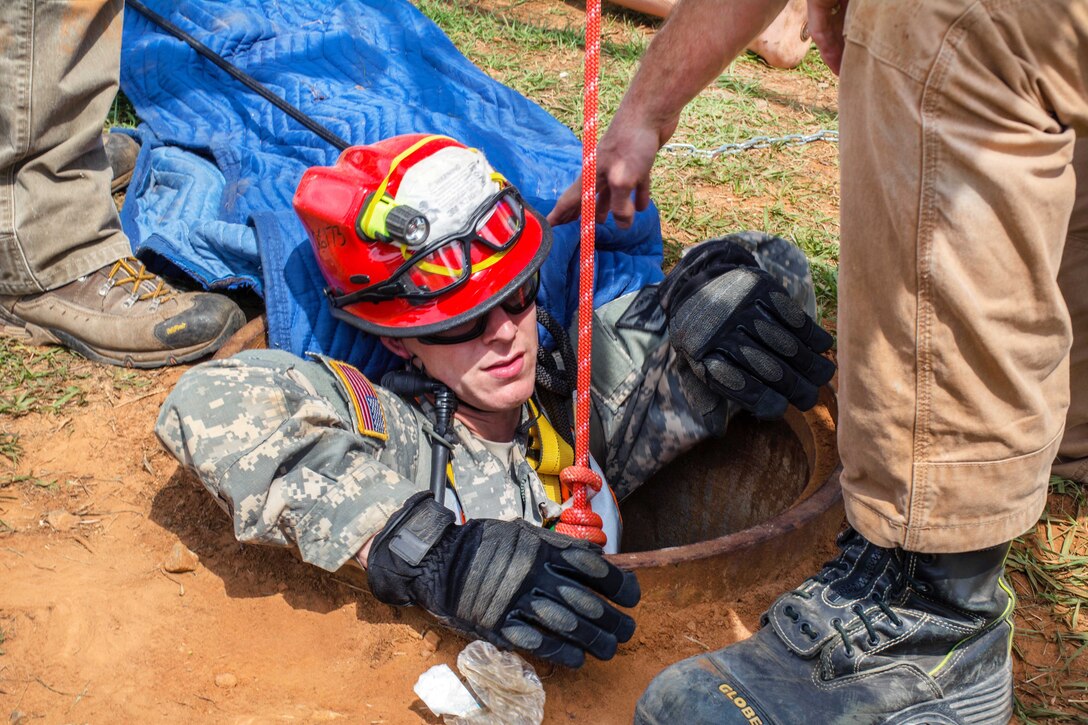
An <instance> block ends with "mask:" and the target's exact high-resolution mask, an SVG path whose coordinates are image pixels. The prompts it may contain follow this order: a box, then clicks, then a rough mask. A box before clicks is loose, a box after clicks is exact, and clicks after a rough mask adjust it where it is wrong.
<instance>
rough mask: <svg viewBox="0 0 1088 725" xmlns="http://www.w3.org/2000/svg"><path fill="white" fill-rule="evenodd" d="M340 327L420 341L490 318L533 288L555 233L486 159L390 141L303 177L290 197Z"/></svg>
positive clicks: (441, 141)
mask: <svg viewBox="0 0 1088 725" xmlns="http://www.w3.org/2000/svg"><path fill="white" fill-rule="evenodd" d="M294 206H295V212H296V213H297V214H298V215H299V218H300V219H301V220H302V224H303V225H304V226H305V227H306V232H307V233H308V234H309V236H310V242H311V243H312V244H313V248H314V253H315V254H316V255H317V262H318V266H319V267H320V268H321V272H322V274H323V275H324V276H325V281H326V282H328V284H329V286H328V287H327V288H326V289H325V294H326V296H327V297H328V298H329V302H330V303H331V305H332V313H333V315H335V316H336V317H337V318H339V319H341V320H344V321H346V322H349V323H351V324H352V325H355V326H356V327H359V328H361V329H363V330H365V331H366V332H369V333H372V334H376V335H386V336H389V337H420V336H425V335H432V334H434V333H440V332H443V331H445V330H448V329H450V328H452V327H456V326H457V325H460V324H463V323H465V322H468V321H470V320H472V319H475V318H477V317H479V316H480V315H483V314H485V313H487V312H488V311H489V310H490V309H491V308H492V307H494V306H495V305H497V304H499V302H501V301H502V300H503V299H504V298H506V297H507V296H508V295H510V294H511V293H512V292H514V291H516V290H518V289H519V288H521V287H522V285H524V284H525V283H526V282H527V281H529V280H530V279H531V278H532V277H533V275H535V274H536V272H537V270H538V269H540V265H541V264H542V263H543V262H544V258H545V257H546V256H547V254H548V251H549V250H550V249H551V245H552V231H551V227H549V226H548V224H547V222H545V221H544V220H543V219H542V218H541V217H540V216H539V215H538V214H537V213H536V212H535V211H534V210H533V209H531V208H530V207H528V206H527V205H526V204H525V203H524V202H523V201H522V199H521V196H520V195H519V194H518V191H517V189H516V188H514V187H513V186H512V185H511V184H510V183H509V182H508V181H506V179H505V178H504V177H503V176H502V175H501V174H499V173H497V172H496V171H495V170H494V169H492V168H491V165H490V164H488V162H487V159H486V158H484V155H483V154H482V153H480V152H479V151H477V150H476V149H470V148H467V147H466V146H464V145H463V144H460V143H458V142H457V141H454V140H453V139H451V138H448V137H446V136H428V135H424V134H412V135H406V136H394V137H393V138H389V139H386V140H384V141H380V142H378V143H375V144H371V145H369V146H352V147H351V148H348V149H346V150H345V151H344V152H343V153H342V154H340V158H339V159H337V161H336V165H335V166H331V167H330V166H316V167H313V168H311V169H308V170H307V171H306V173H305V174H303V176H302V181H300V182H299V185H298V189H297V190H296V191H295V198H294Z"/></svg>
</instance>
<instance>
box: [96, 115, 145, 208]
mask: <svg viewBox="0 0 1088 725" xmlns="http://www.w3.org/2000/svg"><path fill="white" fill-rule="evenodd" d="M102 145H103V146H104V147H105V149H106V159H107V160H108V161H109V162H110V170H111V171H113V181H112V182H111V183H110V192H111V193H114V194H116V193H117V192H118V191H122V190H123V189H125V187H127V186H128V182H129V181H131V180H132V172H133V170H134V169H135V168H136V157H137V156H139V155H140V144H139V143H138V142H137V141H136V139H134V138H132V137H131V136H129V135H127V134H123V133H112V132H109V131H107V132H106V133H104V134H102Z"/></svg>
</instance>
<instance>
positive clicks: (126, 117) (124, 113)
mask: <svg viewBox="0 0 1088 725" xmlns="http://www.w3.org/2000/svg"><path fill="white" fill-rule="evenodd" d="M139 124H140V118H139V116H137V115H136V109H135V108H133V107H132V102H131V101H129V100H128V96H126V95H125V94H124V93H123V92H122V91H118V92H117V96H116V97H115V98H114V99H113V105H111V106H110V112H109V114H108V115H107V116H106V123H105V128H106V129H110V128H113V127H114V126H122V127H124V128H136V126H138V125H139Z"/></svg>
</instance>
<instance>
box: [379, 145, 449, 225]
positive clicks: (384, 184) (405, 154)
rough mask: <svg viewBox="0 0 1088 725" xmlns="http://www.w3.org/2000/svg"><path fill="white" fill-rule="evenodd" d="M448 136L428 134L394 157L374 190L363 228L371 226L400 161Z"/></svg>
mask: <svg viewBox="0 0 1088 725" xmlns="http://www.w3.org/2000/svg"><path fill="white" fill-rule="evenodd" d="M448 138H449V136H437V135H436V136H427V137H426V138H422V139H420V140H419V141H416V142H415V143H414V144H412V145H411V146H409V147H408V148H407V149H405V150H404V151H403V152H402V153H401V154H399V155H398V156H396V157H395V158H394V159H393V162H392V163H391V164H389V172H388V173H387V174H386V175H385V178H384V179H382V183H381V184H380V185H379V186H378V188H377V189H376V190H375V191H374V196H373V197H371V202H370V206H368V207H367V209H366V214H364V215H363V224H362V227H363V229H366V228H368V227H369V226H370V218H371V217H372V216H374V210H375V209H377V208H378V204H377V201H378V199H381V198H383V197H384V196H385V190H386V188H387V187H388V186H389V179H390V178H391V177H392V176H393V171H394V170H395V169H396V168H397V166H398V165H399V164H400V162H401V161H404V159H406V158H408V157H409V156H411V155H412V154H414V153H415V152H416V151H418V150H419V149H421V148H423V147H424V146H426V145H427V144H429V143H431V142H432V141H439V140H442V139H448Z"/></svg>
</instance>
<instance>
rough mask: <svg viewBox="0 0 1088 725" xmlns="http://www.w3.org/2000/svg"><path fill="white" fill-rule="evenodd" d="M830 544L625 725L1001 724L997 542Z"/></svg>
mask: <svg viewBox="0 0 1088 725" xmlns="http://www.w3.org/2000/svg"><path fill="white" fill-rule="evenodd" d="M839 545H840V547H841V549H842V553H841V554H840V556H839V557H838V558H837V559H835V560H834V561H832V562H830V563H828V564H827V565H825V566H824V568H823V570H822V571H821V572H820V573H819V574H817V575H816V576H814V577H811V578H809V579H807V580H806V581H805V582H804V583H803V584H802V585H801V586H800V587H799V588H797V589H795V590H793V591H791V592H789V593H787V594H784V595H783V596H781V597H780V598H779V599H778V600H777V601H776V602H775V603H774V604H773V605H772V606H771V608H770V610H768V611H767V612H766V613H765V614H764V615H763V622H762V628H761V629H760V630H759V631H758V632H756V633H755V634H753V635H752V636H751V637H750V638H748V639H747V640H745V641H743V642H738V643H737V644H735V645H732V646H731V647H726V648H725V649H721V650H718V651H717V652H712V653H710V654H706V655H699V656H698V657H692V658H690V659H687V660H684V661H682V662H679V663H677V664H675V665H672V666H671V667H669V668H667V669H666V670H664V671H663V672H661V673H660V674H658V676H657V677H656V678H654V680H653V682H651V683H650V686H649V687H648V688H647V689H646V692H645V693H643V695H642V698H641V699H640V700H639V702H638V706H637V707H636V710H635V722H636V723H640V724H643V725H650V724H651V723H652V724H655V725H665V724H666V723H667V724H668V725H675V723H685V725H688V724H691V725H695V724H697V723H715V724H716V725H731V724H733V723H737V724H744V725H759V724H760V723H762V724H763V725H771V724H772V723H775V724H776V725H782V724H783V723H821V725H823V724H825V723H827V724H835V723H838V724H840V725H841V724H845V723H851V725H866V724H869V723H889V724H890V723H895V724H896V725H921V724H922V723H949V724H951V723H988V724H992V723H1002V724H1004V723H1007V722H1008V721H1009V718H1010V717H1012V660H1011V657H1010V655H1009V651H1010V647H1011V644H1012V642H1011V640H1012V621H1011V617H1012V609H1013V603H1014V601H1015V597H1014V595H1013V593H1012V590H1011V589H1010V588H1009V586H1008V584H1006V583H1005V581H1004V579H1003V578H1002V571H1003V568H1004V562H1005V556H1006V554H1007V553H1008V550H1009V547H1008V544H1005V545H1002V546H997V547H994V548H991V549H984V550H982V551H974V552H970V553H966V554H935V555H934V554H914V553H909V552H905V551H902V550H901V549H885V548H882V547H879V546H875V545H874V544H872V543H870V542H868V541H866V540H865V539H864V538H863V537H862V536H861V535H860V534H858V533H857V532H854V531H847V532H846V533H845V534H844V535H842V536H841V537H840V539H839Z"/></svg>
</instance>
